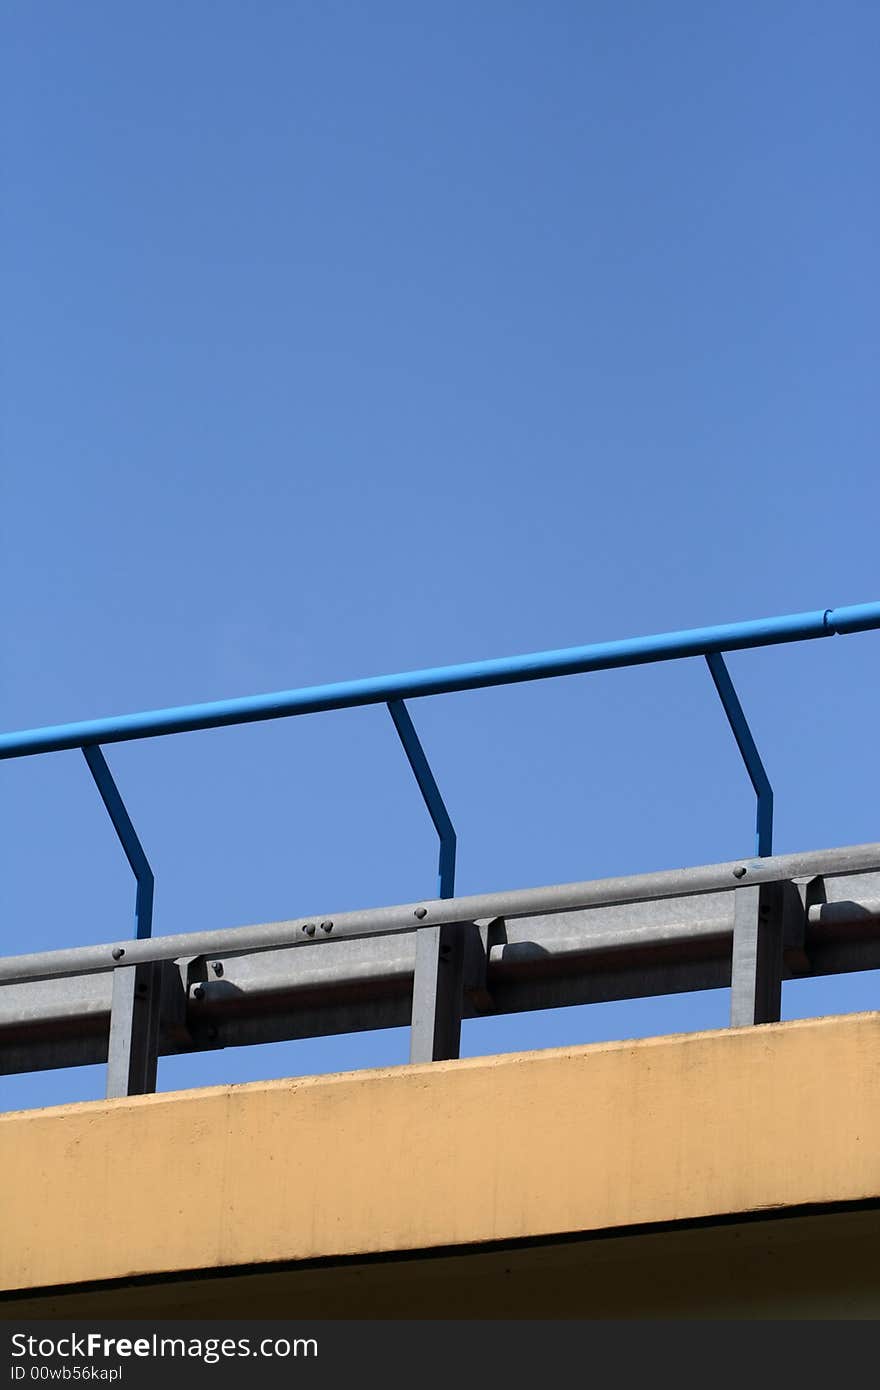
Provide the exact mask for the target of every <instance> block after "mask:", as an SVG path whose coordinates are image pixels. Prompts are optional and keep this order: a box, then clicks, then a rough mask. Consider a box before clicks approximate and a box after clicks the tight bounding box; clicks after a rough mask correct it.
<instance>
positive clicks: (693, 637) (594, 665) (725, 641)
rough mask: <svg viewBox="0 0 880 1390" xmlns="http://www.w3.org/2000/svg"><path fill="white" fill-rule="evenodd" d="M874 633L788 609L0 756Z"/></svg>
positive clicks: (222, 710) (157, 721) (66, 735)
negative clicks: (783, 612)
mask: <svg viewBox="0 0 880 1390" xmlns="http://www.w3.org/2000/svg"><path fill="white" fill-rule="evenodd" d="M876 628H880V603H863V604H855V605H853V606H850V607H846V608H834V609H831V608H826V609H820V610H818V611H816V612H812V613H792V614H788V615H785V616H781V617H775V618H758V619H753V620H751V621H749V622H742V623H727V624H723V625H721V626H716V627H703V628H692V629H689V630H686V631H682V632H664V633H658V634H656V635H654V636H651V637H634V638H626V639H624V640H623V641H615V642H599V643H596V644H593V645H591V646H584V647H568V648H565V649H563V650H561V651H549V652H533V653H531V654H529V655H527V656H511V657H501V658H497V659H495V660H491V661H475V662H469V663H466V664H464V665H458V666H439V667H434V668H430V669H428V670H422V671H410V672H407V673H405V674H401V675H392V676H374V677H369V678H367V679H365V680H355V681H343V682H340V683H338V684H334V685H317V686H309V687H307V688H305V689H302V690H285V691H279V692H277V693H275V694H271V695H250V696H246V697H243V698H240V699H234V700H220V701H217V702H214V703H211V704H201V705H181V706H178V707H176V708H174V709H163V710H152V711H150V712H147V713H142V714H127V715H118V716H115V717H111V718H107V719H90V720H85V721H83V722H81V723H75V724H61V725H57V726H55V727H52V728H46V729H30V730H26V731H22V732H18V733H7V734H2V735H0V759H3V758H21V757H25V756H27V755H28V754H31V753H51V752H58V751H60V750H62V749H65V748H81V747H82V746H83V745H84V744H88V743H121V742H126V741H128V740H130V739H140V738H153V737H155V736H158V735H162V734H180V733H191V732H193V731H195V730H197V729H217V728H222V727H224V726H226V725H230V724H249V723H254V722H256V721H259V720H265V719H282V718H286V717H287V716H289V715H298V714H316V713H318V712H320V711H326V710H333V709H351V708H354V707H356V706H360V705H373V704H380V703H381V704H387V703H388V702H390V701H393V700H406V699H414V698H417V697H419V696H422V695H444V694H451V693H452V692H454V691H459V690H481V689H485V688H487V687H489V686H498V685H512V684H516V683H518V682H521V681H534V680H542V679H544V678H546V677H549V676H566V675H569V676H570V675H579V674H584V673H586V672H588V671H608V670H612V669H614V668H617V667H621V666H639V665H643V664H645V663H648V662H654V661H672V660H675V659H677V658H681V657H689V656H707V655H708V654H709V653H711V652H732V651H743V650H745V649H747V648H751V647H768V646H775V645H778V644H779V643H782V642H802V641H806V640H809V639H812V638H816V637H831V636H833V635H834V634H835V633H839V634H844V633H852V632H865V631H869V630H871V629H876Z"/></svg>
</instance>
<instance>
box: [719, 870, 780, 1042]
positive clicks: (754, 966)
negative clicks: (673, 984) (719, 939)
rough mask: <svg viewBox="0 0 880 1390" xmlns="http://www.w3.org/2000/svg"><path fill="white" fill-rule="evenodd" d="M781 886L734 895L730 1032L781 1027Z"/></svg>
mask: <svg viewBox="0 0 880 1390" xmlns="http://www.w3.org/2000/svg"><path fill="white" fill-rule="evenodd" d="M782 888H783V885H782V884H780V883H764V884H758V883H755V884H751V885H750V886H749V887H747V888H737V889H736V890H735V892H734V904H735V906H734V924H733V959H732V962H731V972H730V1026H731V1028H743V1027H746V1026H748V1025H749V1024H752V1023H778V1022H779V1018H780V1014H781V1009H782V963H783V961H782V945H783V914H782V907H783V894H782Z"/></svg>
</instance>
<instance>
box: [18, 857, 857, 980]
mask: <svg viewBox="0 0 880 1390" xmlns="http://www.w3.org/2000/svg"><path fill="white" fill-rule="evenodd" d="M878 865H880V844H868V845H849V846H846V847H844V848H841V849H826V850H811V851H807V852H804V853H801V854H781V855H774V856H773V857H772V858H766V859H734V860H731V861H730V862H729V863H726V864H711V865H705V866H699V867H696V868H687V869H666V870H662V871H660V872H659V873H650V874H632V875H627V876H625V877H622V878H605V879H594V880H590V881H587V882H583V883H563V884H557V885H555V886H552V887H546V888H523V889H514V890H512V891H506V892H496V893H481V894H476V895H474V896H469V897H461V898H445V899H440V898H437V899H434V900H432V901H428V900H426V901H424V902H421V903H405V904H402V905H401V906H398V907H382V908H366V909H363V910H361V911H357V912H344V913H340V914H338V915H331V914H329V913H328V914H327V916H326V917H322V916H312V917H308V918H305V917H300V918H295V919H292V920H290V921H284V922H268V923H263V924H261V925H259V926H249V927H225V928H220V929H219V930H216V931H209V932H186V933H182V934H180V935H175V936H156V937H153V938H152V939H151V940H149V941H132V940H131V939H126V938H123V939H122V940H121V941H118V942H107V943H105V944H103V945H96V946H78V947H72V948H69V949H64V950H60V951H38V952H34V953H31V954H27V955H15V956H5V957H3V958H2V959H0V985H2V984H5V983H12V982H14V981H18V982H22V983H23V982H24V981H26V980H48V979H60V978H63V977H64V976H71V975H87V974H94V973H96V972H99V971H104V970H112V969H114V968H115V967H116V966H117V965H118V964H120V963H124V964H125V965H142V964H144V963H145V962H147V961H155V960H180V959H182V958H191V957H193V956H228V955H243V954H245V953H248V952H253V951H271V950H277V949H278V948H279V947H283V946H290V947H293V946H296V947H314V948H318V947H324V948H326V947H327V946H329V945H330V944H332V943H333V942H336V941H339V940H340V939H343V940H344V939H348V940H358V939H360V938H364V937H372V936H388V935H394V934H396V933H400V932H411V931H413V930H414V929H415V928H416V927H419V926H440V925H442V924H444V923H447V922H474V921H479V920H482V919H486V920H490V919H492V918H496V917H498V918H504V919H510V918H516V917H530V916H537V915H541V914H547V913H557V912H568V911H571V910H573V909H577V908H585V907H600V906H611V905H613V904H624V903H636V902H640V901H645V900H648V899H653V898H658V899H659V898H673V897H687V896H692V895H696V894H703V893H717V892H721V891H724V890H725V889H728V888H731V887H736V886H738V885H739V886H742V885H744V884H746V883H775V882H779V881H782V880H786V879H796V878H803V877H812V876H815V875H817V874H818V875H826V874H851V873H859V872H864V871H869V870H872V869H874V868H876V867H877V866H878Z"/></svg>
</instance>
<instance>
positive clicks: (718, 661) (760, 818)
mask: <svg viewBox="0 0 880 1390" xmlns="http://www.w3.org/2000/svg"><path fill="white" fill-rule="evenodd" d="M706 664H707V666H708V667H709V671H710V672H711V675H712V679H713V681H714V682H715V689H716V690H717V691H718V694H719V695H720V697H721V703H722V705H723V706H724V713H725V714H726V715H727V720H728V723H729V724H730V727H731V729H732V730H733V736H734V738H735V739H736V746H737V748H738V749H739V751H740V753H741V754H742V760H743V762H744V763H745V765H746V771H747V772H748V774H749V779H750V781H751V783H752V786H753V787H754V789H755V796H756V797H757V798H758V810H757V817H756V824H755V853H756V854H757V855H758V857H759V858H760V859H764V858H766V857H767V856H768V855H770V854H772V853H773V788H772V787H771V785H770V779H769V777H768V776H767V773H766V771H765V770H764V764H763V763H762V762H761V755H760V753H759V752H758V748H757V744H756V743H755V740H754V739H753V738H752V731H751V729H750V728H749V724H748V720H747V719H746V716H745V713H744V711H743V707H742V705H741V704H740V702H739V696H738V695H737V693H736V690H735V689H734V685H733V681H732V680H731V679H730V673H729V671H728V669H727V666H726V664H725V661H724V657H723V656H722V655H721V653H720V652H707V653H706Z"/></svg>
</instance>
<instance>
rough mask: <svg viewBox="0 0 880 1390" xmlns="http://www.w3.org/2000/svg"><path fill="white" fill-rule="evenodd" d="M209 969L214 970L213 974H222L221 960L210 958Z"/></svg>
mask: <svg viewBox="0 0 880 1390" xmlns="http://www.w3.org/2000/svg"><path fill="white" fill-rule="evenodd" d="M211 969H212V970H213V972H214V974H215V975H222V974H223V962H222V960H212V961H211Z"/></svg>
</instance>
